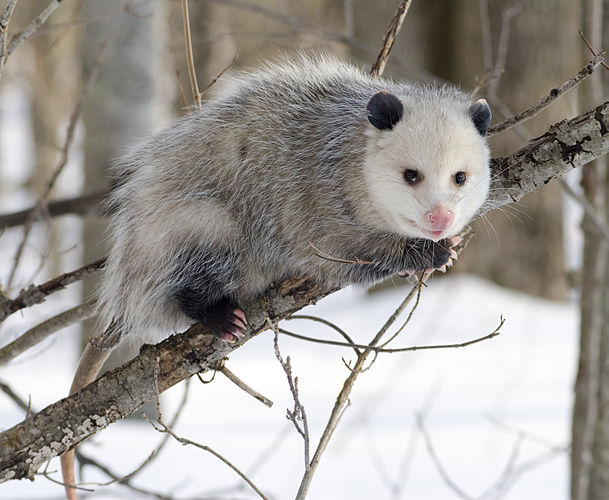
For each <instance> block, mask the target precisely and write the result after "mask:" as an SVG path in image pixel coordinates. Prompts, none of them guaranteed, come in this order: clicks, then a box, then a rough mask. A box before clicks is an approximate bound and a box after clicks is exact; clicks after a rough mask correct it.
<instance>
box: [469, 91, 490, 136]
mask: <svg viewBox="0 0 609 500" xmlns="http://www.w3.org/2000/svg"><path fill="white" fill-rule="evenodd" d="M467 112H468V114H469V116H470V118H471V119H472V121H473V122H474V126H475V127H476V129H477V130H478V132H480V135H482V136H484V135H485V134H486V130H487V129H488V126H489V125H490V123H491V108H489V107H488V103H487V102H486V100H485V99H478V100H477V101H476V102H474V103H472V104H471V106H470V107H469V109H468V110H467Z"/></svg>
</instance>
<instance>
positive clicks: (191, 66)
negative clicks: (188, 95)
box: [182, 0, 201, 108]
mask: <svg viewBox="0 0 609 500" xmlns="http://www.w3.org/2000/svg"><path fill="white" fill-rule="evenodd" d="M182 21H183V23H184V43H185V45H186V64H187V66H188V76H189V77H190V87H191V89H192V98H193V100H194V103H195V106H196V107H197V108H198V107H200V106H201V92H199V85H198V84H197V71H196V69H195V58H194V55H193V52H192V39H191V37H190V16H189V15H188V0H182Z"/></svg>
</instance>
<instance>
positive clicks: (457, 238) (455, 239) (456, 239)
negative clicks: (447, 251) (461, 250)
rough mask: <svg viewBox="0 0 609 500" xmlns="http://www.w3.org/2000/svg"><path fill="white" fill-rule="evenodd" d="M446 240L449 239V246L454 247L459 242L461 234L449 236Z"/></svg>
mask: <svg viewBox="0 0 609 500" xmlns="http://www.w3.org/2000/svg"><path fill="white" fill-rule="evenodd" d="M448 241H450V246H451V247H454V246H455V245H458V244H459V243H461V236H453V237H452V238H449V239H448Z"/></svg>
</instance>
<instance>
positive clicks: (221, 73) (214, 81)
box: [199, 54, 239, 103]
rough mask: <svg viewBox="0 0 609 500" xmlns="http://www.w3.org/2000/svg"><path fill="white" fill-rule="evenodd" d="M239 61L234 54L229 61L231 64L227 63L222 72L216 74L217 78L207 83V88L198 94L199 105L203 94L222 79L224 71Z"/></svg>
mask: <svg viewBox="0 0 609 500" xmlns="http://www.w3.org/2000/svg"><path fill="white" fill-rule="evenodd" d="M238 60H239V54H235V55H234V56H233V59H232V60H231V62H229V63H228V64H227V65H226V66H225V67H224V69H223V70H222V71H220V73H218V76H216V77H215V78H214V79H213V80H212V81H211V82H209V84H208V85H207V87H205V88H204V89H203V90H202V91H201V92H199V103H200V102H201V97H202V96H203V94H205V92H207V91H208V90H209V89H210V88H211V87H213V86H214V85H215V84H216V82H217V81H218V80H219V79H220V78H222V75H223V74H224V73H226V71H227V70H228V68H230V67H231V66H232V65H233V64H235V63H236V62H237V61H238Z"/></svg>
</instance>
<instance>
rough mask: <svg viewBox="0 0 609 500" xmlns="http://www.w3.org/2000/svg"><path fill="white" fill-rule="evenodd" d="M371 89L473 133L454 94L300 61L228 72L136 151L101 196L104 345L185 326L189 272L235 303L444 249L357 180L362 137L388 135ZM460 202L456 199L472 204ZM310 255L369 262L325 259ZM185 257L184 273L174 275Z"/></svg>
mask: <svg viewBox="0 0 609 500" xmlns="http://www.w3.org/2000/svg"><path fill="white" fill-rule="evenodd" d="M380 90H386V91H389V92H391V93H393V94H396V95H398V96H400V98H401V99H402V100H403V101H405V112H404V114H405V119H406V118H407V116H408V113H409V112H414V111H413V110H415V111H416V109H418V108H415V107H416V106H419V107H421V106H422V107H426V108H425V109H427V108H428V109H429V115H430V118H429V120H444V119H445V118H444V117H445V116H446V120H452V119H453V115H454V116H456V117H457V118H454V120H457V121H456V123H459V124H461V123H462V124H463V125H462V126H463V127H470V126H471V128H472V130H473V131H474V132H476V131H475V128H474V126H473V124H471V120H468V116H467V110H468V107H469V105H470V102H469V100H468V98H467V97H466V96H465V95H464V94H462V93H460V92H458V91H457V90H455V89H451V88H431V87H418V86H414V85H409V84H401V83H393V82H391V81H388V80H383V79H380V78H372V77H369V76H368V75H366V74H365V73H363V72H361V71H360V70H358V69H356V68H354V67H352V66H349V65H346V64H343V63H340V62H337V61H335V60H333V59H330V58H326V57H313V58H309V57H304V56H303V57H299V58H297V59H295V60H293V62H283V63H279V64H269V65H267V66H265V67H263V68H262V69H259V70H257V71H254V72H251V73H249V74H245V75H241V76H238V77H235V78H234V81H233V82H232V84H231V85H230V86H229V89H228V90H226V91H224V92H223V93H220V95H219V96H217V97H216V98H215V99H214V100H211V101H208V102H206V103H205V104H204V106H203V107H202V108H201V109H200V110H196V111H193V112H191V113H189V114H188V115H186V116H184V117H183V118H182V119H180V120H178V121H177V122H176V123H175V124H174V125H173V126H172V127H171V128H169V129H167V130H165V131H164V132H161V133H160V134H158V135H156V136H154V137H152V138H150V139H148V140H146V141H144V142H142V143H140V144H138V145H136V146H135V147H133V148H132V149H131V150H130V151H129V152H128V153H127V154H126V155H125V156H124V157H123V158H122V160H121V162H120V165H119V177H118V178H119V185H118V187H117V188H116V190H115V191H114V192H113V194H112V197H111V200H110V201H109V203H110V205H111V206H112V207H113V211H114V214H113V216H112V242H113V247H112V250H111V252H110V256H109V260H108V263H107V266H106V270H105V277H104V282H103V285H102V288H101V297H100V313H101V318H102V319H101V321H102V325H101V326H102V329H105V328H106V327H107V326H108V325H112V329H111V330H110V331H108V332H107V335H108V337H107V339H106V340H107V342H106V344H107V345H108V346H110V345H112V344H113V343H115V342H116V341H118V339H119V338H120V337H122V336H123V335H125V334H127V336H128V337H129V338H130V339H132V340H134V341H135V342H136V343H142V342H144V341H148V342H150V341H156V340H158V339H160V338H163V337H165V336H167V335H168V334H169V333H171V332H173V331H179V330H181V329H183V328H184V327H186V326H187V325H188V324H190V323H192V322H193V321H192V319H191V318H189V317H188V316H186V315H185V314H184V312H183V310H182V309H180V307H178V305H177V303H176V300H175V296H174V291H175V290H177V289H180V287H181V286H183V284H184V283H186V282H191V281H189V280H191V278H192V276H188V273H189V269H205V272H206V273H211V274H213V276H214V277H218V279H219V280H220V281H221V283H222V287H221V288H222V290H221V292H222V293H227V294H229V295H230V297H231V298H232V299H234V301H235V302H236V303H244V302H245V301H248V300H250V299H252V298H254V297H255V296H256V295H258V294H259V293H260V292H262V291H263V290H264V289H265V288H266V287H267V286H268V285H269V284H270V283H271V282H273V281H276V280H281V279H284V278H289V277H295V276H306V277H310V278H313V279H315V280H319V281H322V282H327V283H331V284H336V285H346V284H348V283H358V284H368V283H371V282H373V281H375V280H378V279H380V278H383V277H385V276H389V275H391V274H394V273H396V272H398V271H400V270H404V269H422V268H425V267H429V266H430V265H432V264H433V263H437V262H435V261H433V254H434V253H437V252H438V251H439V250H441V247H442V242H439V243H435V244H434V243H432V242H431V241H429V240H423V239H420V238H419V239H413V238H412V237H408V235H405V234H403V233H400V231H397V230H395V228H393V227H392V226H391V225H390V224H387V223H385V222H383V221H384V219H383V216H381V215H380V211H379V210H377V206H376V202H375V201H374V200H373V199H371V195H370V186H369V185H368V183H367V181H366V178H365V175H364V168H365V167H364V165H365V163H366V161H367V160H366V159H367V157H368V156H369V155H370V154H371V153H370V141H372V140H373V139H371V137H377V136H378V140H379V141H381V140H384V139H383V138H386V137H389V136H387V135H382V134H388V133H394V132H385V131H379V130H376V129H374V127H372V125H371V124H370V123H369V121H368V116H367V111H366V106H367V103H368V102H369V100H370V98H371V97H372V96H373V95H374V94H375V93H377V92H378V91H380ZM448 108H450V109H451V110H450V111H448V112H447V113H444V112H443V111H442V110H444V109H448ZM453 108H454V110H456V111H453ZM437 110H439V111H437ZM459 120H461V121H459ZM398 128H399V127H396V130H397V129H398ZM432 128H433V127H432ZM395 133H396V134H397V133H398V132H395ZM375 134H377V135H375ZM396 137H398V136H396ZM468 137H469V136H468ZM374 140H376V139H374ZM476 140H477V139H476ZM480 140H481V141H482V139H480ZM481 144H482V142H481ZM466 146H467V147H466V148H465V150H466V151H469V150H470V149H471V148H470V147H469V144H467V145H466ZM476 147H478V146H476ZM480 148H482V149H481V150H482V151H483V154H482V156H484V155H487V156H488V150H487V149H484V148H486V145H485V144H483V145H482V146H480ZM484 151H486V153H484ZM477 160H478V159H476V161H477ZM487 161H488V157H485V158H482V157H481V159H480V162H481V164H486V163H487ZM476 168H478V169H479V167H476ZM484 168H487V167H484ZM480 182H486V181H484V180H482V181H480ZM486 189H488V187H487V188H486ZM419 192H420V191H419ZM461 193H467V191H461ZM485 195H486V192H485V193H484V196H485ZM461 198H463V199H465V200H466V201H462V200H461ZM461 198H459V199H458V200H457V201H455V204H457V205H459V206H460V205H461V204H465V203H467V199H468V198H467V195H466V194H465V195H461ZM472 203H473V202H472ZM476 205H477V206H475V207H472V208H471V210H469V211H468V212H467V213H468V215H467V220H469V218H471V215H473V212H475V211H476V210H477V209H478V208H479V205H480V202H478V201H477V202H476ZM465 222H467V221H465ZM313 247H315V248H316V249H319V250H320V251H322V252H323V253H324V254H327V255H331V256H332V257H335V258H337V259H346V260H355V259H360V260H364V261H368V262H370V264H345V263H338V262H335V261H332V260H328V259H324V258H320V257H319V256H318V255H316V251H315V250H314V249H313ZM193 252H194V254H193ZM197 252H200V255H201V257H200V258H199V260H200V262H197V261H196V259H197V257H192V255H197ZM188 255H190V257H188V258H189V259H190V260H189V262H191V267H189V268H184V269H185V271H184V272H180V270H179V269H178V271H177V272H176V265H177V266H178V267H180V265H179V264H177V263H179V262H181V260H183V259H184V258H185V256H188ZM213 255H217V256H220V255H225V256H226V255H230V256H232V257H231V258H214V257H210V256H213ZM233 257H234V258H233ZM193 258H194V259H195V262H194V263H192V262H193ZM442 258H446V255H444V257H442ZM442 258H439V261H441V260H442ZM436 260H438V259H436ZM193 266H194V267H193ZM222 293H220V295H222ZM117 324H119V325H120V328H117V326H116V325H117ZM153 332H155V333H153Z"/></svg>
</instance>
